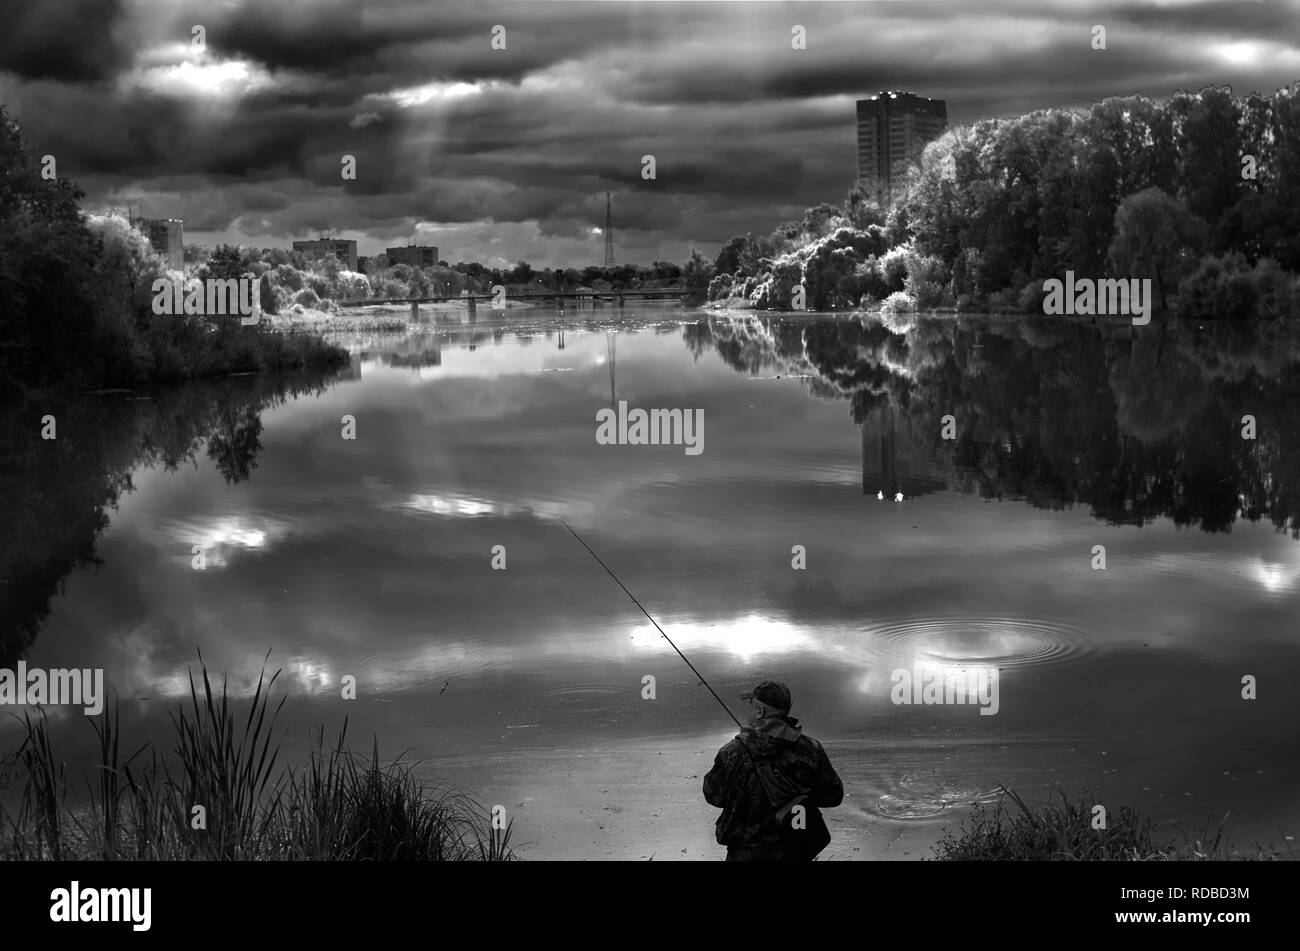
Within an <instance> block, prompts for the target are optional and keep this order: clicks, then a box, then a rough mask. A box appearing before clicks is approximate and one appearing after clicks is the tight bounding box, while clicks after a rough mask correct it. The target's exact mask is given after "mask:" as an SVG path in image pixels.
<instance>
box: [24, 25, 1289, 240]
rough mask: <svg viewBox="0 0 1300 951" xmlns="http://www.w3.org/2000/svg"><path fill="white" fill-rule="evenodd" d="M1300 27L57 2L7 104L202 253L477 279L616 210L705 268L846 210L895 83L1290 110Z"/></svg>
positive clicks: (77, 168)
mask: <svg viewBox="0 0 1300 951" xmlns="http://www.w3.org/2000/svg"><path fill="white" fill-rule="evenodd" d="M1296 22H1300V2H1297V0H1288V2H1285V3H1252V2H1220V0H1213V2H1207V3H1178V2H1175V3H1159V4H1156V3H1133V2H1130V3H1114V4H1108V5H1107V4H1097V3H1094V2H1087V0H1054V2H1053V0H1048V2H1037V3H1030V2H1028V0H986V2H981V3H979V4H974V3H965V2H936V3H881V4H855V3H797V4H773V3H690V4H687V3H631V2H602V3H590V2H586V3H574V2H548V0H531V2H527V3H494V2H488V0H445V2H444V0H440V2H437V3H430V2H428V0H381V2H367V3H358V2H355V0H347V2H342V0H282V2H270V0H267V2H261V0H259V2H251V0H245V2H239V0H236V2H233V3H229V4H222V5H213V4H211V3H210V2H207V0H203V2H195V0H182V2H180V3H171V2H165V0H138V2H135V3H132V4H124V3H122V2H120V0H108V2H105V0H45V2H42V3H33V4H29V5H26V6H23V7H21V8H18V9H16V10H15V12H14V13H13V14H12V15H10V16H7V17H6V23H5V25H6V27H10V28H9V29H8V31H7V32H6V33H5V34H4V37H3V39H0V98H2V101H4V102H5V103H6V105H7V107H8V108H9V110H10V111H11V112H12V113H13V114H15V115H17V116H18V117H19V119H20V121H21V122H22V123H23V126H24V131H25V133H26V135H27V136H28V138H29V141H30V142H31V143H32V146H33V148H35V149H36V150H37V151H38V152H40V153H45V152H49V153H52V154H55V155H57V156H58V158H59V163H60V164H59V168H60V173H61V174H67V175H71V176H73V177H74V178H77V179H78V181H80V182H81V183H82V184H83V186H84V187H86V189H87V191H88V194H89V196H90V200H89V201H88V205H90V206H94V205H95V203H96V202H98V203H99V204H100V205H112V204H117V205H119V206H120V204H122V203H123V201H124V200H126V199H131V200H145V201H146V202H147V204H148V206H149V207H150V208H151V209H153V210H154V212H155V213H158V214H162V213H164V212H166V213H168V214H172V215H175V216H177V217H183V218H185V219H186V230H187V233H188V232H202V233H204V234H206V235H209V236H212V237H214V238H222V239H234V240H249V241H250V242H251V240H252V238H253V237H254V236H255V237H256V239H257V241H259V242H261V243H264V244H280V245H284V244H287V242H288V240H289V239H290V238H292V237H300V236H302V235H304V234H306V233H308V232H311V231H316V230H326V229H331V230H337V231H341V232H346V233H348V234H349V235H350V236H356V237H358V238H359V239H360V240H361V242H362V251H363V253H365V252H367V251H373V250H377V249H378V248H379V247H382V246H384V245H385V244H386V243H391V241H392V240H393V239H394V238H400V237H405V236H410V235H411V234H413V233H414V232H415V231H416V230H417V225H418V224H419V223H421V222H425V223H429V228H431V229H432V230H427V229H426V230H425V231H422V232H421V233H422V234H424V235H425V236H426V237H429V239H430V241H431V243H435V244H438V245H439V247H440V248H444V249H445V251H444V254H445V256H447V257H448V258H449V259H450V260H460V259H462V258H465V259H473V258H476V257H483V258H486V257H488V256H490V255H495V256H500V257H503V258H505V259H507V260H517V259H519V258H521V257H529V258H530V259H532V260H535V261H536V263H538V264H544V265H551V264H556V263H573V264H583V263H588V262H586V261H581V260H568V259H562V258H563V257H564V256H565V255H574V254H579V255H587V254H591V255H598V254H599V249H600V240H601V239H600V236H599V235H595V236H594V237H593V233H592V229H593V226H598V225H600V224H602V223H603V217H604V200H603V193H604V192H605V191H612V192H614V193H615V195H616V197H615V215H616V221H615V233H616V240H617V242H618V247H619V257H620V259H621V260H647V261H648V260H651V259H653V258H663V257H675V258H677V259H679V260H680V259H681V258H682V257H683V256H684V253H685V249H686V246H687V244H688V242H690V241H695V242H696V243H697V244H698V245H699V246H700V247H701V248H702V249H703V250H706V251H711V247H710V245H716V244H717V243H720V242H721V241H722V240H725V238H726V237H727V236H728V235H729V234H731V233H734V232H737V231H746V230H753V231H759V232H765V231H768V230H771V228H772V227H773V226H774V225H775V224H776V223H777V222H778V221H781V220H784V219H788V218H791V217H794V216H796V215H798V214H799V213H800V210H801V209H802V208H804V207H807V206H808V205H811V204H815V203H817V202H820V201H838V200H839V199H840V198H842V196H843V195H844V193H845V192H846V191H847V189H848V187H849V185H850V184H851V183H852V180H853V177H854V175H855V153H854V141H855V135H854V126H853V123H854V100H855V99H858V98H863V97H865V96H867V95H869V94H871V93H873V92H875V91H876V90H878V89H885V88H894V89H910V90H912V91H914V92H917V93H919V94H921V95H928V96H933V97H936V98H943V99H946V100H947V103H948V110H949V117H950V119H951V120H952V121H954V122H968V121H973V120H975V119H978V118H981V117H984V116H991V115H1011V114H1016V113H1019V112H1025V111H1030V110H1032V109H1037V108H1042V107H1045V106H1065V107H1070V108H1086V107H1087V106H1088V105H1090V104H1091V103H1092V102H1094V101H1098V100H1100V99H1102V98H1105V97H1107V96H1110V95H1126V94H1130V93H1134V92H1141V93H1145V94H1147V95H1151V96H1153V97H1157V98H1159V97H1163V96H1167V95H1169V94H1170V93H1172V92H1173V91H1175V90H1176V89H1197V88H1200V87H1201V86H1203V85H1205V84H1209V83H1225V82H1230V83H1232V84H1233V87H1234V89H1235V90H1236V91H1237V92H1239V93H1244V92H1247V91H1250V90H1252V89H1258V90H1259V91H1261V92H1264V93H1269V92H1272V91H1273V90H1274V89H1276V88H1277V87H1279V86H1282V85H1285V84H1287V83H1289V82H1292V81H1294V80H1295V79H1297V78H1300V48H1298V47H1297V40H1296V31H1295V23H1296ZM796 23H797V24H800V25H803V26H804V27H806V29H807V34H808V49H806V50H794V49H791V47H790V29H791V26H792V25H793V24H796ZM1094 23H1100V24H1103V25H1105V26H1106V27H1107V31H1108V37H1107V39H1108V48H1107V49H1106V50H1105V51H1104V52H1099V51H1095V50H1092V49H1091V47H1090V44H1089V40H1090V32H1089V31H1090V29H1091V26H1092V25H1093V24H1094ZM497 24H500V25H503V26H505V27H506V30H507V49H506V50H504V51H501V50H493V49H492V48H491V46H490V40H491V31H492V28H493V26H495V25H497ZM194 25H202V26H203V27H204V30H205V32H206V42H207V52H206V54H205V55H203V56H199V55H198V54H197V52H196V51H195V50H194V49H193V48H192V46H191V42H190V40H191V28H192V27H193V26H194ZM1266 54H1267V55H1266ZM646 154H650V155H654V156H655V159H656V163H657V172H658V178H657V179H656V180H654V181H646V180H643V179H642V177H641V157H642V156H643V155H646ZM343 155H352V156H354V157H355V158H356V162H357V170H358V176H357V179H356V180H355V181H344V180H342V178H341V176H340V159H341V157H342V156H343Z"/></svg>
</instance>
